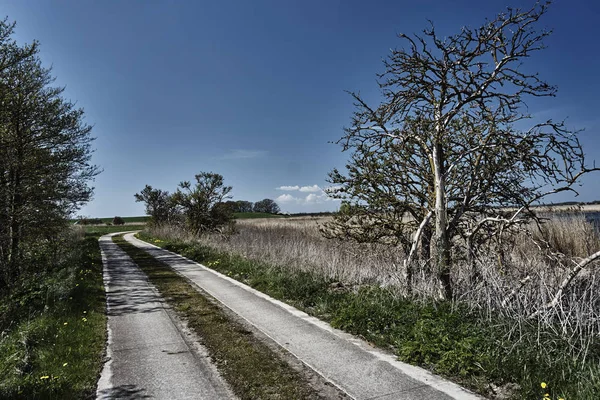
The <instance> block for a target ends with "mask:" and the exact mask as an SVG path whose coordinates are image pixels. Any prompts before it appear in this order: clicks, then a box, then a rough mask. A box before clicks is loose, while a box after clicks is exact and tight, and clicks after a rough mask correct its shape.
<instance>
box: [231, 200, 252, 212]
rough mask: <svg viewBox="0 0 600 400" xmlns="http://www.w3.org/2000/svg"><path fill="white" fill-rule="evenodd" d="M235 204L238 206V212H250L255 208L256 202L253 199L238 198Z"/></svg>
mask: <svg viewBox="0 0 600 400" xmlns="http://www.w3.org/2000/svg"><path fill="white" fill-rule="evenodd" d="M235 204H236V206H237V211H236V212H241V213H249V212H252V210H253V209H254V203H252V202H251V201H245V200H238V201H236V202H235Z"/></svg>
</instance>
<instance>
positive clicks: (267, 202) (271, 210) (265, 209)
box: [253, 199, 281, 214]
mask: <svg viewBox="0 0 600 400" xmlns="http://www.w3.org/2000/svg"><path fill="white" fill-rule="evenodd" d="M253 211H254V212H260V213H268V214H278V213H279V212H280V211H281V210H280V208H279V205H278V204H277V203H276V202H275V200H271V199H263V200H261V201H257V202H256V203H254V208H253Z"/></svg>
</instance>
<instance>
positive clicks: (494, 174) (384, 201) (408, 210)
mask: <svg viewBox="0 0 600 400" xmlns="http://www.w3.org/2000/svg"><path fill="white" fill-rule="evenodd" d="M547 7H548V3H536V4H535V5H534V6H533V7H532V8H531V9H528V10H520V9H510V8H509V9H508V10H507V12H504V13H501V14H499V15H498V16H497V17H496V18H494V19H492V20H487V21H486V22H485V23H484V24H482V25H481V26H480V27H479V28H477V29H471V28H466V27H465V28H463V29H462V30H461V31H460V32H459V33H458V34H455V35H452V36H447V37H440V36H439V35H438V34H437V33H436V31H435V29H434V26H433V24H431V26H430V27H429V28H428V29H425V30H424V34H423V35H415V36H414V37H409V36H406V35H399V36H400V38H401V39H403V40H405V47H403V48H400V49H394V50H392V51H391V54H390V55H389V56H388V58H387V59H386V60H385V61H384V66H385V71H384V73H383V74H381V75H379V86H380V88H381V91H382V100H381V102H380V103H379V104H376V105H369V104H367V102H366V101H365V100H364V99H363V98H362V97H361V96H360V95H359V94H352V96H353V98H354V100H355V106H356V111H355V112H354V115H353V118H352V123H351V126H350V127H348V128H346V129H345V135H344V136H343V137H342V138H341V139H340V141H339V143H340V144H341V145H342V147H343V150H344V151H352V156H351V158H350V161H349V163H348V165H347V170H348V171H347V173H342V172H340V171H338V170H334V171H333V172H332V173H331V174H330V181H331V183H333V184H334V185H336V186H338V187H339V190H338V191H337V193H335V194H334V196H335V197H337V198H341V199H343V200H346V201H347V202H348V203H349V204H350V206H349V207H347V208H346V209H345V210H344V212H343V213H338V214H337V215H336V217H335V219H334V221H333V222H332V223H330V224H329V225H328V226H327V227H326V228H325V232H326V234H328V235H329V236H331V237H353V238H355V239H357V240H361V241H384V242H386V243H396V244H399V245H401V246H402V247H403V248H404V249H405V250H406V252H407V253H408V257H407V260H406V263H405V270H406V277H407V284H408V285H409V286H410V277H411V273H412V270H411V269H412V265H411V264H412V260H413V259H414V258H415V257H416V255H417V249H418V248H419V247H421V249H422V251H421V253H422V254H423V255H424V257H425V261H427V259H428V258H429V254H430V252H429V248H431V250H432V251H431V253H432V254H433V263H432V264H433V266H434V270H435V273H436V275H437V277H438V281H439V296H440V297H441V298H452V297H453V286H452V275H451V273H452V265H453V256H452V252H453V249H454V250H456V247H457V246H460V245H462V244H463V243H466V245H465V246H466V248H467V252H468V253H469V254H472V253H473V252H474V249H475V247H476V246H475V244H476V243H479V242H482V241H485V240H487V239H488V238H491V237H495V236H497V234H499V233H500V232H502V231H505V230H506V229H509V228H510V227H511V226H515V225H519V224H521V225H524V224H525V223H526V222H527V221H528V220H529V219H531V218H535V213H534V212H533V210H532V209H531V206H532V205H534V204H536V203H537V202H539V201H540V199H542V198H544V197H546V196H548V195H551V194H554V193H558V192H562V191H574V189H573V186H574V184H575V183H576V182H577V181H578V179H579V178H580V177H581V176H582V175H583V174H585V173H587V172H590V171H593V170H596V169H595V168H588V167H587V166H586V163H585V157H584V153H583V149H582V147H581V145H580V143H579V140H578V139H577V135H576V132H572V131H569V130H568V129H566V128H565V126H564V124H563V123H562V122H554V121H552V120H548V121H546V122H543V123H538V124H532V127H531V128H530V129H528V130H525V131H522V130H519V129H517V128H516V127H515V123H517V122H520V123H523V122H524V121H526V120H527V119H529V118H531V116H530V115H529V114H528V113H527V109H526V107H525V103H524V98H525V97H527V96H534V97H545V96H554V95H555V94H556V88H555V87H553V86H550V85H548V84H547V83H546V82H544V81H542V80H541V79H540V78H539V76H538V74H532V73H528V72H526V70H525V69H524V68H523V67H522V63H523V61H524V60H526V59H527V58H528V57H530V56H531V55H532V54H533V53H535V52H537V51H539V50H541V49H543V48H544V45H543V40H544V38H546V37H547V36H548V35H549V34H550V32H548V31H545V30H541V31H540V30H537V29H536V24H537V22H538V20H539V19H540V18H541V17H542V16H543V15H544V14H545V13H546V11H547ZM509 207H510V208H513V210H514V211H511V212H509V211H502V210H507V209H508V208H509ZM459 239H460V240H459ZM430 243H431V247H430Z"/></svg>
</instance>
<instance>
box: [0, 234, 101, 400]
mask: <svg viewBox="0 0 600 400" xmlns="http://www.w3.org/2000/svg"><path fill="white" fill-rule="evenodd" d="M74 245H75V246H78V248H77V249H74V250H73V252H74V255H73V257H72V259H70V260H69V262H68V263H67V264H65V265H62V266H61V267H60V268H59V269H57V270H54V271H53V272H52V273H47V274H42V273H40V274H38V275H37V276H35V277H31V279H30V280H28V281H26V282H23V283H22V286H21V287H18V288H15V290H13V293H12V294H11V295H10V297H9V298H5V299H2V303H1V306H0V311H2V313H3V314H4V315H5V316H8V318H3V319H0V330H1V331H2V335H1V336H0V355H2V356H1V357H0V398H2V399H81V398H92V397H94V394H95V388H96V382H97V380H98V377H99V373H100V370H101V367H102V361H103V360H102V355H103V352H104V346H105V342H106V315H105V297H104V286H103V280H102V261H101V257H100V249H99V246H98V241H97V236H93V235H88V236H87V237H86V238H85V239H84V240H82V241H81V242H79V243H74Z"/></svg>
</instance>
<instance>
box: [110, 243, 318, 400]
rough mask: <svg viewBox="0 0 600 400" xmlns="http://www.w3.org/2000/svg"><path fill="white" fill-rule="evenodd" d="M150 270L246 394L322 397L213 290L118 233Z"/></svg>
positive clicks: (228, 378) (169, 300)
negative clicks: (211, 292) (234, 315)
mask: <svg viewBox="0 0 600 400" xmlns="http://www.w3.org/2000/svg"><path fill="white" fill-rule="evenodd" d="M113 241H114V242H115V243H116V244H118V245H119V246H120V247H121V248H122V249H123V250H124V251H125V252H126V253H127V254H128V255H129V256H130V257H131V258H132V259H133V261H134V262H135V263H136V264H137V265H138V266H139V267H140V268H141V269H142V270H143V271H144V273H146V275H147V276H148V278H149V279H150V282H151V283H152V284H153V285H154V286H155V287H156V288H157V289H158V291H159V292H160V294H161V295H162V296H163V297H164V298H165V299H166V301H167V303H168V304H169V305H170V306H171V307H172V308H173V309H174V310H175V311H176V312H177V313H178V314H179V315H180V316H182V317H183V318H184V319H185V320H186V321H187V323H188V326H189V327H190V328H191V329H192V330H193V331H195V333H196V334H197V335H198V336H199V337H200V338H201V340H202V343H203V344H204V346H206V348H207V349H208V351H209V353H210V355H211V357H212V360H213V362H214V363H215V364H216V366H217V368H218V370H219V371H220V372H221V374H222V375H223V377H224V378H225V380H226V381H227V382H228V383H229V384H230V386H231V387H232V389H233V391H234V392H235V394H236V395H238V396H239V397H240V398H241V399H248V400H250V399H318V398H320V396H319V394H318V393H317V392H316V391H315V390H314V389H312V388H311V387H310V385H309V383H308V381H307V379H305V377H304V375H303V374H301V373H300V372H298V371H297V370H295V369H293V368H292V367H291V366H290V365H288V364H287V363H286V362H285V361H284V360H282V359H281V358H280V357H279V356H278V355H277V354H276V353H275V352H273V350H271V349H270V348H269V347H268V346H267V345H265V344H264V343H262V342H261V341H260V340H259V339H258V338H256V337H255V336H254V335H253V334H252V333H251V332H250V331H248V330H247V329H245V328H244V326H243V325H242V324H240V323H238V322H236V321H234V320H233V319H232V318H231V317H229V316H228V315H227V314H226V313H225V312H224V311H223V310H222V309H221V308H220V307H219V306H218V305H217V304H216V303H215V301H214V300H212V299H210V298H209V297H208V295H204V294H201V293H200V292H199V291H198V290H197V289H196V288H195V287H194V286H192V285H191V284H190V283H189V281H188V280H187V279H185V278H183V277H182V276H180V275H179V274H177V273H176V272H175V271H174V270H173V269H171V268H170V267H168V266H167V265H166V264H164V263H162V262H160V261H158V260H156V259H155V258H154V257H152V256H150V255H149V254H148V253H146V252H145V251H143V250H141V249H138V248H137V247H135V246H133V245H132V244H130V243H128V242H127V241H125V240H124V239H123V236H115V237H113Z"/></svg>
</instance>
